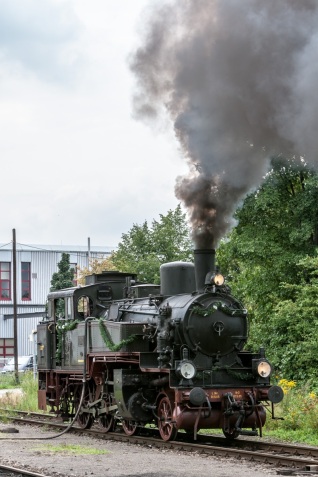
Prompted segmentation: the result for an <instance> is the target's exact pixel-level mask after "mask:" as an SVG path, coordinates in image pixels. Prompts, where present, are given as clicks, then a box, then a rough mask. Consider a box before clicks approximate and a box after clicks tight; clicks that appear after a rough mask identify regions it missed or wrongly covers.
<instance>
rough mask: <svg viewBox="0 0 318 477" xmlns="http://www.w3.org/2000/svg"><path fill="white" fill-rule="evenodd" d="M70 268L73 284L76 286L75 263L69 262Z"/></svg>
mask: <svg viewBox="0 0 318 477" xmlns="http://www.w3.org/2000/svg"><path fill="white" fill-rule="evenodd" d="M70 269H71V270H73V286H74V287H77V263H70Z"/></svg>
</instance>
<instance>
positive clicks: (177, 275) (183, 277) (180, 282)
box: [160, 262, 196, 295]
mask: <svg viewBox="0 0 318 477" xmlns="http://www.w3.org/2000/svg"><path fill="white" fill-rule="evenodd" d="M195 288H196V287H195V273H194V264H193V263H189V262H170V263H164V264H163V265H161V267H160V292H161V294H162V295H180V294H181V293H192V292H193V291H195Z"/></svg>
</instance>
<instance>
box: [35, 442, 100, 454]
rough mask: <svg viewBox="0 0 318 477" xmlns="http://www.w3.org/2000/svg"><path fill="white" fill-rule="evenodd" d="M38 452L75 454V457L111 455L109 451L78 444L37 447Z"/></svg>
mask: <svg viewBox="0 0 318 477" xmlns="http://www.w3.org/2000/svg"><path fill="white" fill-rule="evenodd" d="M36 450H40V451H41V450H44V451H48V452H58V453H59V454H60V453H63V454H75V455H101V454H109V451H108V450H107V449H95V448H93V447H84V446H81V445H78V444H59V445H50V444H46V445H44V446H39V447H36Z"/></svg>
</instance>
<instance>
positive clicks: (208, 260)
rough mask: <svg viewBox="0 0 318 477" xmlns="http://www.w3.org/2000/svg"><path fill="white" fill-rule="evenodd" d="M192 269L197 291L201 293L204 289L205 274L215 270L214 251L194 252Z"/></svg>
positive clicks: (198, 250)
mask: <svg viewBox="0 0 318 477" xmlns="http://www.w3.org/2000/svg"><path fill="white" fill-rule="evenodd" d="M194 267H195V281H196V285H197V290H200V291H201V290H203V289H204V283H205V277H206V275H207V273H209V272H212V271H213V270H214V269H215V250H214V249H213V248H209V249H196V250H194Z"/></svg>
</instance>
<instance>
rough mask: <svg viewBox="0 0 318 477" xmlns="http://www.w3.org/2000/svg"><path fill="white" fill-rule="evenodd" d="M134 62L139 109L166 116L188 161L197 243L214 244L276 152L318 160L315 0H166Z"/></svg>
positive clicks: (181, 184) (183, 190)
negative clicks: (239, 203)
mask: <svg viewBox="0 0 318 477" xmlns="http://www.w3.org/2000/svg"><path fill="white" fill-rule="evenodd" d="M152 5H153V4H152ZM130 65H131V69H132V71H133V72H134V73H135V75H136V78H137V84H138V89H137V94H136V95H135V98H134V110H135V113H136V116H137V117H139V118H142V119H143V120H149V121H151V120H154V119H156V118H158V117H161V116H162V113H168V117H169V119H170V120H171V121H172V123H173V127H174V130H175V134H176V136H177V138H178V140H179V142H180V145H181V147H182V150H183V153H184V155H185V157H186V158H187V161H188V164H189V175H188V176H186V177H178V178H177V184H176V188H175V191H176V196H177V198H179V199H180V200H181V201H182V202H183V203H184V204H185V206H186V207H187V209H188V211H189V215H190V220H191V225H192V230H193V237H194V240H195V243H196V246H198V247H211V246H216V244H217V242H218V240H219V239H220V238H221V237H222V235H223V234H224V233H225V232H226V230H227V229H228V228H229V225H230V222H229V221H230V217H231V215H232V212H233V210H234V208H235V206H236V205H237V203H238V201H239V200H240V199H241V198H243V197H244V195H245V194H246V193H247V192H248V191H250V190H251V189H252V188H253V187H255V186H257V185H258V184H259V183H260V182H261V180H262V177H263V175H264V173H265V172H266V169H267V167H268V160H269V158H270V156H272V155H273V154H276V155H277V154H282V155H284V156H290V155H296V156H297V157H299V156H305V157H306V160H308V161H310V162H311V163H314V162H315V161H317V159H318V158H317V151H318V127H317V126H318V107H317V102H318V95H317V93H316V90H317V85H316V82H317V78H318V1H317V0H174V1H169V2H163V0H161V1H160V2H159V3H158V4H156V6H153V7H152V8H151V10H150V11H148V17H147V19H146V22H145V29H144V39H143V43H142V46H141V47H140V48H139V49H138V50H137V51H136V52H135V53H134V54H133V55H132V58H131V63H130Z"/></svg>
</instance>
